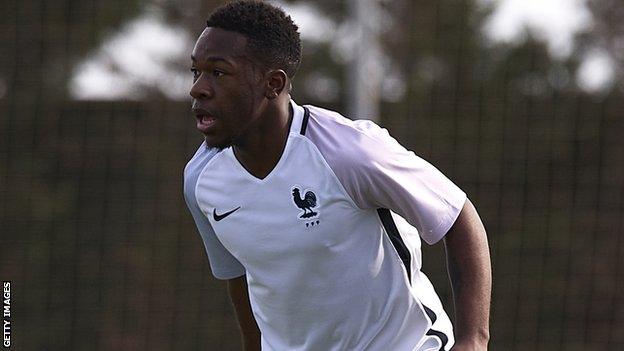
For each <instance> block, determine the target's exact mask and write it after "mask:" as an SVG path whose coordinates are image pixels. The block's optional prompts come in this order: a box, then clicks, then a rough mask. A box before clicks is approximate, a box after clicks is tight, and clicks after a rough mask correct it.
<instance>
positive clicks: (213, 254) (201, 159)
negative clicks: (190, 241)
mask: <svg viewBox="0 0 624 351" xmlns="http://www.w3.org/2000/svg"><path fill="white" fill-rule="evenodd" d="M213 154H214V152H212V151H211V150H209V149H206V148H205V147H204V146H203V144H202V146H200V149H199V150H198V151H197V153H196V154H195V156H194V157H193V158H192V159H191V161H190V162H189V163H188V164H187V166H186V168H185V170H184V200H185V201H186V205H187V207H188V209H189V211H190V212H191V215H192V216H193V219H194V220H195V225H196V226H197V230H198V231H199V234H200V235H201V238H202V240H203V242H204V248H205V249H206V253H207V254H208V261H209V262H210V269H211V270H212V274H213V275H214V276H215V278H217V279H233V278H236V277H240V276H242V275H244V274H245V268H244V267H243V265H242V264H241V263H240V262H239V261H238V260H237V259H236V258H235V257H234V256H232V254H231V253H230V252H229V251H228V250H227V249H226V248H225V247H224V246H223V244H221V242H220V241H219V238H217V235H216V234H215V232H214V230H213V229H212V226H211V225H210V222H209V221H208V218H206V216H205V215H204V214H203V213H202V211H201V210H200V209H199V206H198V205H197V199H196V197H195V185H196V184H197V179H198V177H199V173H200V172H201V170H202V169H203V167H204V166H205V165H206V163H207V162H208V160H209V159H210V158H211V157H212V156H213Z"/></svg>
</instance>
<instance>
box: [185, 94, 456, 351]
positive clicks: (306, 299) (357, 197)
mask: <svg viewBox="0 0 624 351" xmlns="http://www.w3.org/2000/svg"><path fill="white" fill-rule="evenodd" d="M292 105H293V107H294V111H295V113H294V117H293V123H292V127H291V132H290V135H289V137H288V141H287V143H286V148H285V150H284V153H283V155H282V157H281V158H280V160H279V162H278V164H277V165H276V166H275V168H274V169H273V171H271V173H270V174H269V175H268V176H267V177H265V178H264V179H258V178H255V177H254V176H252V175H251V174H249V173H248V172H247V171H246V170H245V169H244V168H243V167H242V166H241V165H240V163H239V162H238V161H237V159H236V157H235V156H234V153H233V151H232V149H231V148H227V149H225V150H223V151H220V152H217V151H215V150H210V149H206V148H205V146H203V145H202V146H201V147H200V149H199V150H198V152H197V154H196V155H195V156H194V157H193V159H192V160H191V161H190V162H189V164H188V165H187V168H186V170H185V198H186V199H187V203H188V205H189V208H190V209H191V213H192V214H193V217H194V219H195V221H196V224H197V226H198V228H199V230H200V233H201V235H202V238H203V240H204V243H205V246H206V250H207V252H208V256H209V259H210V264H211V267H212V270H213V272H214V274H215V276H216V277H217V278H221V279H228V278H234V277H237V276H240V275H241V274H242V273H245V274H246V275H247V280H248V284H249V296H250V301H251V305H252V309H253V313H254V317H255V319H256V321H257V322H258V326H259V328H260V330H261V333H262V349H263V350H276V351H282V350H289V351H290V350H327V351H330V350H396V351H402V350H406V351H413V350H429V349H431V347H432V345H441V343H440V341H439V338H438V337H435V336H431V335H426V334H427V333H428V331H429V330H430V328H432V325H431V320H430V319H429V318H428V317H427V314H426V312H425V309H426V307H424V306H423V303H424V304H425V306H427V307H428V308H429V309H431V310H433V311H434V312H435V314H436V317H437V318H436V322H435V323H434V324H433V329H435V330H437V331H441V332H443V333H444V334H446V335H447V337H448V343H447V345H446V349H447V350H448V349H450V347H451V346H452V344H453V337H452V327H451V324H450V321H449V320H448V317H447V316H446V314H445V313H444V310H443V309H442V305H441V303H440V301H439V299H438V297H437V295H436V294H435V291H434V290H433V287H432V286H431V284H430V283H429V281H428V280H427V278H426V277H425V276H424V274H422V272H421V271H420V242H419V239H418V234H417V233H416V232H414V229H413V228H412V233H411V234H410V233H409V230H408V232H405V233H401V236H402V238H403V240H404V241H405V245H406V246H407V247H408V248H409V249H410V252H411V256H412V262H411V267H410V272H408V271H407V270H406V268H405V267H404V265H403V263H402V261H401V260H400V258H399V256H398V254H397V251H396V250H395V248H394V246H393V245H392V243H391V241H390V239H389V238H388V235H387V234H386V232H385V229H384V227H383V226H382V224H381V222H380V219H379V216H378V214H377V211H376V210H377V208H378V207H385V208H389V209H391V210H393V211H395V212H397V213H399V214H401V216H403V217H405V218H406V219H407V221H409V222H410V223H411V224H412V225H413V226H415V227H416V228H418V232H420V233H421V235H422V237H423V238H424V239H425V240H426V241H427V242H430V243H433V242H436V241H438V240H439V239H440V238H442V237H443V236H444V234H445V233H446V231H447V230H448V229H449V228H450V227H451V225H452V224H453V222H454V221H455V219H456V218H457V216H458V215H459V211H461V208H462V206H463V204H464V202H465V194H464V193H463V192H462V191H461V190H460V189H459V188H457V187H456V186H455V185H454V184H453V183H452V182H450V181H449V180H448V179H447V178H446V177H444V176H443V175H442V174H441V173H440V172H438V171H437V170H436V169H435V168H433V166H431V165H429V164H428V163H426V162H425V161H423V160H422V159H420V158H418V157H416V156H415V155H414V154H413V153H411V152H409V151H407V150H405V149H404V148H402V147H401V146H400V145H399V144H398V143H397V142H396V141H395V140H394V139H392V138H391V137H390V136H389V135H388V134H387V132H385V130H383V129H381V128H379V127H377V126H376V125H374V124H372V123H371V122H361V121H358V122H353V121H349V120H347V119H345V118H344V117H341V116H339V115H338V114H335V113H332V112H330V111H326V110H322V109H319V108H310V109H311V116H310V120H309V124H308V127H307V133H306V135H305V136H302V135H300V133H299V131H300V128H301V124H302V120H303V109H302V108H301V107H299V106H297V105H296V104H294V102H293V103H292ZM198 169H201V170H200V171H199V172H198V171H197V170H198ZM295 189H297V191H298V192H295V191H294V190H295ZM293 193H294V194H293ZM312 193H313V194H314V196H312V195H311V194H312ZM295 198H297V199H298V200H295ZM312 198H315V200H316V201H312ZM306 204H307V205H308V208H305V209H304V207H305V206H304V205H306ZM237 208H238V209H237ZM234 209H237V210H236V211H234V212H232V213H231V214H230V215H228V216H227V217H226V218H224V219H221V220H219V221H216V220H215V217H214V212H215V211H216V213H218V214H223V213H227V212H229V211H231V210H234ZM302 217H303V218H302ZM397 220H398V221H399V222H400V219H398V218H397ZM408 227H409V226H408ZM213 228H214V230H213ZM409 276H411V279H412V282H411V284H410V281H409ZM433 347H434V346H433ZM438 347H439V346H438Z"/></svg>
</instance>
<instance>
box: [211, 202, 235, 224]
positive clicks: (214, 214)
mask: <svg viewBox="0 0 624 351" xmlns="http://www.w3.org/2000/svg"><path fill="white" fill-rule="evenodd" d="M238 209H240V206H238V207H237V208H235V209H233V210H232V211H228V212H226V213H224V214H217V209H216V208H215V209H213V210H212V217H213V218H214V220H215V221H217V222H218V221H220V220H222V219H224V218H225V217H227V216H229V215H231V214H232V213H234V212H236V211H238Z"/></svg>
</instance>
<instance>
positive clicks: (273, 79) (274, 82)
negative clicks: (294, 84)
mask: <svg viewBox="0 0 624 351" xmlns="http://www.w3.org/2000/svg"><path fill="white" fill-rule="evenodd" d="M266 82H267V83H266V92H265V97H266V98H267V99H269V100H273V99H276V98H277V97H278V96H279V95H280V94H281V93H282V92H283V91H284V90H287V89H286V88H287V86H288V84H290V83H289V82H288V75H287V74H286V72H284V71H283V70H281V69H276V70H270V71H269V72H267V80H266Z"/></svg>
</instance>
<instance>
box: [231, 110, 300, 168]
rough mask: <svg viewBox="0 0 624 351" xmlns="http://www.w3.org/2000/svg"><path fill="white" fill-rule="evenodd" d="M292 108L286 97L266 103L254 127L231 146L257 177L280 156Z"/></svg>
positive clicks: (243, 163) (242, 162)
mask: <svg viewBox="0 0 624 351" xmlns="http://www.w3.org/2000/svg"><path fill="white" fill-rule="evenodd" d="M291 118H292V112H291V109H290V99H289V98H282V99H280V98H278V99H276V101H272V102H271V103H270V104H269V106H267V108H266V110H265V111H264V113H263V115H262V116H261V117H259V118H258V122H257V123H256V124H254V125H253V127H252V128H253V130H252V131H250V132H249V133H248V135H247V136H246V137H245V138H243V139H242V140H240V142H239V143H236V145H234V146H233V149H234V155H235V156H236V158H237V159H238V161H239V162H240V163H241V165H242V166H243V167H244V168H245V169H247V171H248V172H249V173H251V174H252V175H253V176H255V177H257V178H261V179H262V178H264V177H266V176H267V175H268V174H269V173H270V172H271V171H272V170H273V168H275V166H276V165H277V162H279V159H280V158H281V156H282V154H283V152H284V148H285V147H286V141H287V140H288V133H289V129H290V121H291Z"/></svg>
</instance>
